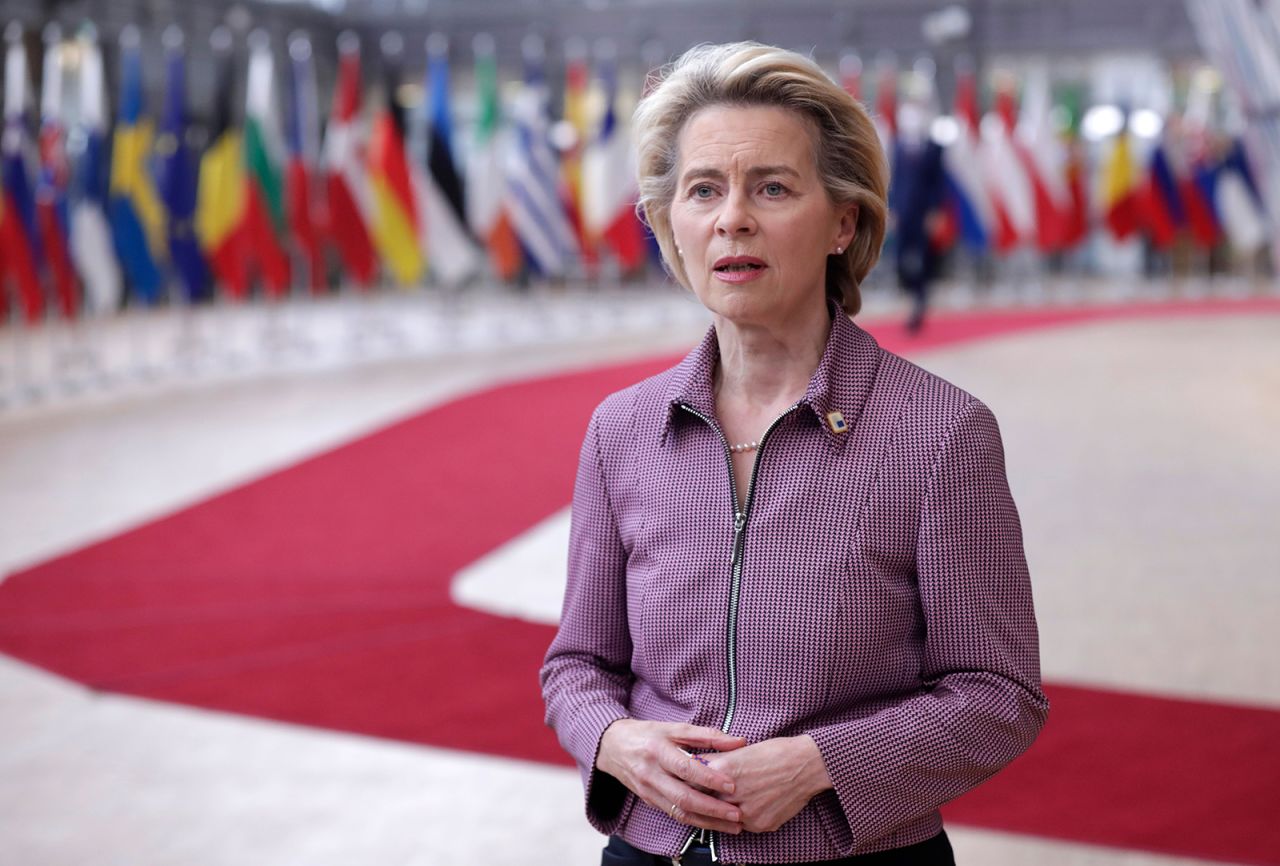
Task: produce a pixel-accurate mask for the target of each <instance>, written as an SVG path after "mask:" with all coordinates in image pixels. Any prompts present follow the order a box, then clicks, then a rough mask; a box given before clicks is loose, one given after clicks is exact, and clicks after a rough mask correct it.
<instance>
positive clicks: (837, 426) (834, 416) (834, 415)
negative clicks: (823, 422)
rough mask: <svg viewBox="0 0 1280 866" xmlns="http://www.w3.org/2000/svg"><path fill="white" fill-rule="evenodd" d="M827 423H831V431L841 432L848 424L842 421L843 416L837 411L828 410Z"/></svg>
mask: <svg viewBox="0 0 1280 866" xmlns="http://www.w3.org/2000/svg"><path fill="white" fill-rule="evenodd" d="M827 423H828V424H830V425H831V432H832V433H843V432H845V431H846V430H848V429H849V425H848V424H846V423H845V421H844V416H843V415H841V414H840V413H839V412H828V413H827Z"/></svg>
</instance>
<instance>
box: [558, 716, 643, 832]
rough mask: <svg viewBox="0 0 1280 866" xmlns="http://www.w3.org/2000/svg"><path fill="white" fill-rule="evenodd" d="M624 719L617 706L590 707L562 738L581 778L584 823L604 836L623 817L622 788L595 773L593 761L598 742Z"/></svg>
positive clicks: (597, 750)
mask: <svg viewBox="0 0 1280 866" xmlns="http://www.w3.org/2000/svg"><path fill="white" fill-rule="evenodd" d="M625 718H628V714H627V711H626V708H625V707H623V706H622V705H621V704H594V705H591V706H588V707H585V708H583V710H582V711H581V712H580V713H579V715H578V718H577V719H576V720H575V722H574V725H573V730H572V731H571V732H570V734H569V736H568V737H567V738H566V742H565V747H566V748H567V749H568V751H569V752H570V754H572V755H573V756H574V758H575V759H576V760H577V762H578V770H579V772H580V773H581V775H582V788H583V792H584V799H585V803H586V812H587V820H588V821H590V822H591V826H593V827H595V828H596V829H597V830H599V831H600V832H601V833H604V834H605V835H611V834H613V833H614V832H616V831H617V829H618V827H619V825H621V824H622V819H623V817H624V809H623V807H624V806H625V805H626V801H627V795H628V794H629V793H630V792H629V791H628V790H627V789H626V787H625V786H624V785H623V784H622V783H621V782H619V781H618V780H617V779H615V778H614V777H613V776H610V775H609V774H608V773H603V772H601V771H600V770H597V769H596V757H597V756H598V755H599V753H600V740H601V739H603V737H604V732H605V731H606V730H607V729H608V727H609V726H610V725H612V724H613V723H614V722H616V721H617V720H618V719H625Z"/></svg>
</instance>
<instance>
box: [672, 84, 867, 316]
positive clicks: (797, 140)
mask: <svg viewBox="0 0 1280 866" xmlns="http://www.w3.org/2000/svg"><path fill="white" fill-rule="evenodd" d="M813 134H814V131H813V130H812V128H811V127H810V125H809V122H808V121H807V120H806V119H805V118H803V117H802V116H801V115H799V114H796V113H795V112H792V111H789V110H787V109H783V108H775V107H766V106H751V107H740V106H727V105H726V106H711V107H709V108H704V109H702V110H700V111H699V112H698V113H697V114H695V115H693V117H691V118H689V120H688V121H687V122H686V123H685V125H684V128H683V129H682V130H681V132H680V138H679V142H678V148H679V151H678V152H679V154H680V159H679V165H678V166H677V184H676V194H675V198H674V199H673V201H672V203H671V229H672V232H673V234H674V235H675V242H676V247H677V248H678V249H679V250H680V258H681V261H682V262H683V263H684V269H685V273H686V274H687V275H688V280H689V287H690V288H691V289H692V290H693V293H694V294H695V295H697V297H698V300H700V301H701V302H702V303H703V305H704V306H705V307H707V309H709V310H711V311H712V312H714V313H718V314H720V315H722V316H724V317H726V318H728V319H729V320H730V321H733V322H735V323H738V324H763V325H769V324H778V323H781V322H785V321H787V320H788V319H790V318H791V317H792V316H793V315H794V314H796V313H797V312H798V311H800V310H803V309H806V308H810V307H811V306H812V305H813V304H815V303H825V302H824V301H823V300H822V299H823V298H824V297H825V281H826V267H827V265H826V263H827V256H828V255H831V254H833V253H835V251H836V248H837V247H840V248H847V247H848V246H849V242H850V241H851V240H852V239H853V232H854V226H855V224H856V221H857V209H856V206H854V205H848V206H845V207H843V208H837V207H836V206H835V205H833V204H832V203H831V201H830V200H829V199H828V197H827V192H826V189H825V188H824V187H823V186H822V182H821V180H820V178H819V176H818V168H817V166H816V165H815V164H814V159H813Z"/></svg>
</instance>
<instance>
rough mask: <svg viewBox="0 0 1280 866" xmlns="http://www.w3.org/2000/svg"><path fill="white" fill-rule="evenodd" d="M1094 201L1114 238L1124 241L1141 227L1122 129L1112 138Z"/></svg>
mask: <svg viewBox="0 0 1280 866" xmlns="http://www.w3.org/2000/svg"><path fill="white" fill-rule="evenodd" d="M1099 181H1100V183H1099V190H1098V204H1099V206H1100V207H1101V208H1102V214H1103V220H1104V221H1105V222H1106V224H1107V228H1108V229H1110V230H1111V234H1112V236H1113V237H1115V239H1116V240H1118V241H1123V240H1127V239H1128V238H1129V237H1130V236H1131V235H1132V234H1133V233H1134V232H1136V231H1137V230H1138V229H1139V227H1140V226H1141V221H1142V217H1141V202H1140V199H1139V180H1138V173H1137V169H1136V168H1135V166H1134V163H1133V154H1132V151H1131V149H1130V145H1129V132H1128V129H1127V124H1126V127H1125V128H1121V130H1120V131H1119V132H1118V133H1116V135H1115V137H1114V138H1112V140H1111V144H1110V147H1109V149H1108V151H1107V154H1106V156H1105V157H1104V158H1103V161H1102V171H1101V174H1100V175H1099Z"/></svg>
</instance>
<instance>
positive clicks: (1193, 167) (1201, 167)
mask: <svg viewBox="0 0 1280 866" xmlns="http://www.w3.org/2000/svg"><path fill="white" fill-rule="evenodd" d="M1213 188H1214V167H1213V164H1212V163H1211V161H1210V159H1209V157H1208V155H1207V154H1206V153H1205V152H1204V150H1203V149H1200V150H1199V152H1198V153H1196V154H1195V155H1194V156H1193V157H1192V159H1191V162H1190V164H1189V165H1187V166H1185V167H1184V168H1183V170H1182V171H1181V172H1179V173H1178V191H1179V192H1180V193H1181V195H1182V207H1183V208H1184V209H1185V210H1186V214H1187V226H1188V227H1189V228H1190V230H1191V238H1192V240H1194V241H1195V242H1196V244H1197V245H1198V246H1200V247H1202V248H1204V249H1211V248H1213V246H1215V245H1216V244H1217V243H1218V241H1219V240H1221V238H1222V228H1221V226H1220V225H1219V223H1218V214H1217V213H1216V212H1215V210H1214V201H1213Z"/></svg>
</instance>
